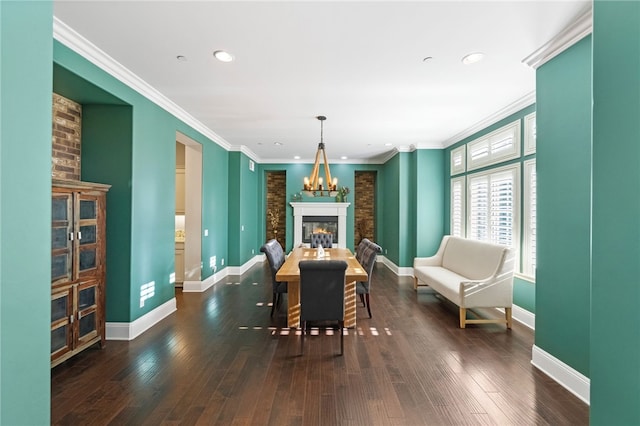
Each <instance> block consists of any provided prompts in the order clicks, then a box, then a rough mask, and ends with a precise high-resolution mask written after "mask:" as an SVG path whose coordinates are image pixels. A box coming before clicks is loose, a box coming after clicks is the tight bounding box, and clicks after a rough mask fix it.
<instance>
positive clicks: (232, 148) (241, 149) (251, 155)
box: [227, 145, 264, 164]
mask: <svg viewBox="0 0 640 426" xmlns="http://www.w3.org/2000/svg"><path fill="white" fill-rule="evenodd" d="M227 149H228V150H229V151H234V152H238V151H239V152H241V153H243V154H244V155H246V156H247V157H249V158H250V159H252V160H253V161H255V162H256V163H258V164H260V163H263V162H264V161H262V159H261V158H260V157H258V156H257V155H256V153H255V152H253V151H251V149H250V148H249V147H247V146H246V145H230V146H229V147H228V148H227Z"/></svg>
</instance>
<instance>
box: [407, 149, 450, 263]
mask: <svg viewBox="0 0 640 426" xmlns="http://www.w3.org/2000/svg"><path fill="white" fill-rule="evenodd" d="M413 157H414V160H415V162H416V164H415V167H414V170H415V179H413V181H414V185H415V189H414V191H413V193H414V196H415V203H414V205H415V209H416V213H415V227H414V229H415V232H414V234H415V245H416V247H415V250H414V256H413V257H415V256H431V255H433V254H434V253H435V252H436V251H438V247H440V242H441V241H442V236H443V235H444V222H445V216H444V200H445V195H444V194H445V191H444V188H445V171H444V164H445V159H444V158H445V156H444V150H442V149H420V150H417V151H415V152H414V153H413ZM447 180H448V179H447ZM447 221H448V218H447ZM410 260H411V261H413V259H410ZM410 265H411V266H412V265H413V263H411V264H410ZM407 266H409V265H407Z"/></svg>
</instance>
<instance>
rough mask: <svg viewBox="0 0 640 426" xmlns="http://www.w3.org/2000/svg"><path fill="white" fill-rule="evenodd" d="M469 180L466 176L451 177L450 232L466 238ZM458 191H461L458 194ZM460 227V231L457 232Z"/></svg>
mask: <svg viewBox="0 0 640 426" xmlns="http://www.w3.org/2000/svg"><path fill="white" fill-rule="evenodd" d="M466 184H467V180H466V177H465V176H460V177H457V178H453V179H451V185H450V186H451V188H450V191H451V196H450V209H449V217H450V223H449V234H451V235H453V236H456V237H462V238H464V237H465V236H466V235H467V229H466V225H467V221H466V213H465V208H466V206H467V185H466ZM456 192H459V193H458V194H456ZM458 228H459V232H456V231H457V230H458Z"/></svg>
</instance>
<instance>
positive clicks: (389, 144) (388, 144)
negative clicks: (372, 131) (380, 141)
mask: <svg viewBox="0 0 640 426" xmlns="http://www.w3.org/2000/svg"><path fill="white" fill-rule="evenodd" d="M391 145H393V144H391V143H389V142H387V143H385V144H384V146H391Z"/></svg>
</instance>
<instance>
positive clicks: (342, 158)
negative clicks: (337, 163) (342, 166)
mask: <svg viewBox="0 0 640 426" xmlns="http://www.w3.org/2000/svg"><path fill="white" fill-rule="evenodd" d="M347 158H349V157H347V156H346V155H343V156H342V157H340V159H341V160H346V159H347Z"/></svg>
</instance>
